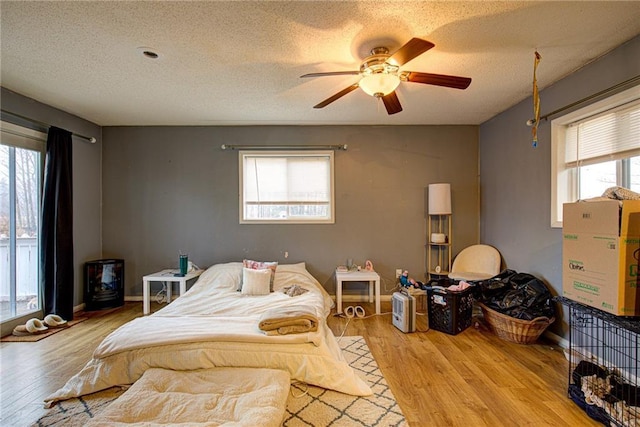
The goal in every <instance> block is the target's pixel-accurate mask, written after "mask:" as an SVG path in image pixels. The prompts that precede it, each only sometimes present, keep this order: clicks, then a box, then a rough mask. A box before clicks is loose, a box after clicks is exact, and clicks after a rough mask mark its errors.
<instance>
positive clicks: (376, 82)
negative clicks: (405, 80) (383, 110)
mask: <svg viewBox="0 0 640 427" xmlns="http://www.w3.org/2000/svg"><path fill="white" fill-rule="evenodd" d="M358 84H359V86H360V87H361V88H362V90H363V91H365V93H367V94H368V95H371V96H375V97H376V98H381V97H383V96H386V95H388V94H390V93H391V92H393V91H394V90H396V88H397V87H398V85H399V84H400V77H398V75H397V74H389V73H372V74H364V75H363V76H362V78H361V79H360V82H359V83H358Z"/></svg>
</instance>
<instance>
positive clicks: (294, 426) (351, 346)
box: [32, 337, 407, 427]
mask: <svg viewBox="0 0 640 427" xmlns="http://www.w3.org/2000/svg"><path fill="white" fill-rule="evenodd" d="M339 343H340V347H341V348H342V351H343V353H344V356H345V358H346V359H347V361H348V362H349V364H350V365H351V366H352V367H353V368H354V369H355V370H356V372H357V373H358V375H360V376H361V377H362V378H363V379H364V380H365V381H367V383H368V384H369V386H370V387H371V389H372V390H373V393H374V394H373V395H372V396H366V397H355V396H349V395H346V394H342V393H338V392H336V391H331V390H326V389H323V388H319V387H315V386H307V385H305V384H299V383H296V384H292V386H291V393H290V394H289V398H288V400H287V409H286V412H285V417H284V421H283V424H282V425H283V426H287V427H302V426H304V427H325V426H336V427H337V426H380V427H381V426H406V425H407V424H406V421H405V419H404V415H403V414H402V411H401V410H400V407H399V406H398V403H397V402H396V400H395V398H394V397H393V394H392V393H391V390H390V389H389V386H388V385H387V382H386V381H385V379H384V377H383V376H382V373H381V372H380V370H379V369H378V365H377V364H376V361H375V359H374V358H373V356H372V355H371V352H370V351H369V347H367V343H366V342H365V340H364V338H362V337H342V338H341V339H340V340H339ZM122 393H123V390H121V389H120V388H116V387H114V388H110V389H108V390H104V391H101V392H99V393H94V394H91V395H88V396H83V397H80V398H75V399H69V400H65V401H62V402H58V403H57V404H56V405H55V406H54V407H53V408H51V409H50V410H49V413H48V414H47V415H45V416H43V417H42V418H40V419H39V420H38V421H37V422H36V423H35V424H33V425H32V427H35V426H38V427H45V426H47V427H49V426H51V427H53V426H56V427H57V426H70V427H75V426H83V425H84V424H85V423H86V422H87V420H89V419H90V418H93V417H94V416H96V415H97V414H99V413H100V411H102V410H103V409H104V408H106V407H107V406H108V405H109V404H110V403H111V402H112V401H114V400H115V399H117V398H118V396H120V395H121V394H122Z"/></svg>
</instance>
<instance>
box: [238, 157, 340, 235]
mask: <svg viewBox="0 0 640 427" xmlns="http://www.w3.org/2000/svg"><path fill="white" fill-rule="evenodd" d="M239 161H240V223H241V224H243V223H297V224H317V223H321V224H322V223H323V224H332V223H333V222H334V195H333V151H304V152H302V151H300V152H293V151H286V152H284V151H240V153H239Z"/></svg>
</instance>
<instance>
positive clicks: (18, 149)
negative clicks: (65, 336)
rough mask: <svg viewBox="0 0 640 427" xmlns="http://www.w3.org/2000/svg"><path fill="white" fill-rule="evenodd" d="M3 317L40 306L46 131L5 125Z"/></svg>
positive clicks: (0, 236) (0, 259) (0, 239)
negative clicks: (41, 215) (43, 165)
mask: <svg viewBox="0 0 640 427" xmlns="http://www.w3.org/2000/svg"><path fill="white" fill-rule="evenodd" d="M0 129H1V130H2V132H1V133H0V135H1V137H2V139H1V140H0V317H1V318H2V320H3V321H5V320H7V319H11V318H15V317H18V316H23V315H26V314H28V313H32V312H37V311H39V310H40V309H41V307H40V300H41V298H40V200H41V184H42V159H43V157H44V154H43V153H44V145H45V139H46V135H45V134H43V133H40V132H36V131H32V130H30V129H26V128H23V127H20V126H16V125H13V124H10V123H5V122H2V123H1V128H0Z"/></svg>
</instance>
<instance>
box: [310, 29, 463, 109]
mask: <svg viewBox="0 0 640 427" xmlns="http://www.w3.org/2000/svg"><path fill="white" fill-rule="evenodd" d="M434 46H435V45H434V44H433V43H431V42H428V41H426V40H422V39H419V38H412V39H411V40H409V41H408V42H407V43H405V44H404V46H402V47H401V48H400V49H398V50H397V51H396V52H395V53H393V54H389V49H387V48H386V47H375V48H373V49H372V50H371V55H370V56H368V57H366V58H365V59H364V61H363V62H362V64H361V65H360V70H359V71H332V72H327V73H309V74H305V75H303V76H300V77H324V76H344V75H359V76H360V80H359V81H358V82H357V83H354V84H352V85H351V86H348V87H346V88H344V89H342V90H341V91H340V92H338V93H336V94H335V95H333V96H330V97H329V98H327V99H325V100H324V101H322V102H321V103H319V104H317V105H314V106H313V108H324V107H326V106H327V105H329V104H331V103H332V102H333V101H336V100H338V99H340V98H342V97H343V96H345V95H346V94H348V93H350V92H353V91H354V90H356V89H357V88H361V89H362V90H363V91H365V92H366V93H367V94H369V95H371V96H373V97H376V98H381V99H382V102H383V103H384V106H385V108H386V109H387V113H389V114H396V113H399V112H400V111H402V105H400V100H399V99H398V95H396V92H395V90H396V88H397V87H398V85H399V84H400V82H412V83H422V84H428V85H437V86H445V87H451V88H455V89H466V88H467V87H469V84H471V79H470V78H469V77H458V76H447V75H444V74H430V73H418V72H415V71H400V67H401V66H403V65H404V64H406V63H407V62H409V61H411V60H412V59H414V58H415V57H417V56H419V55H422V54H423V53H425V52H426V51H428V50H429V49H431V48H432V47H434Z"/></svg>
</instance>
